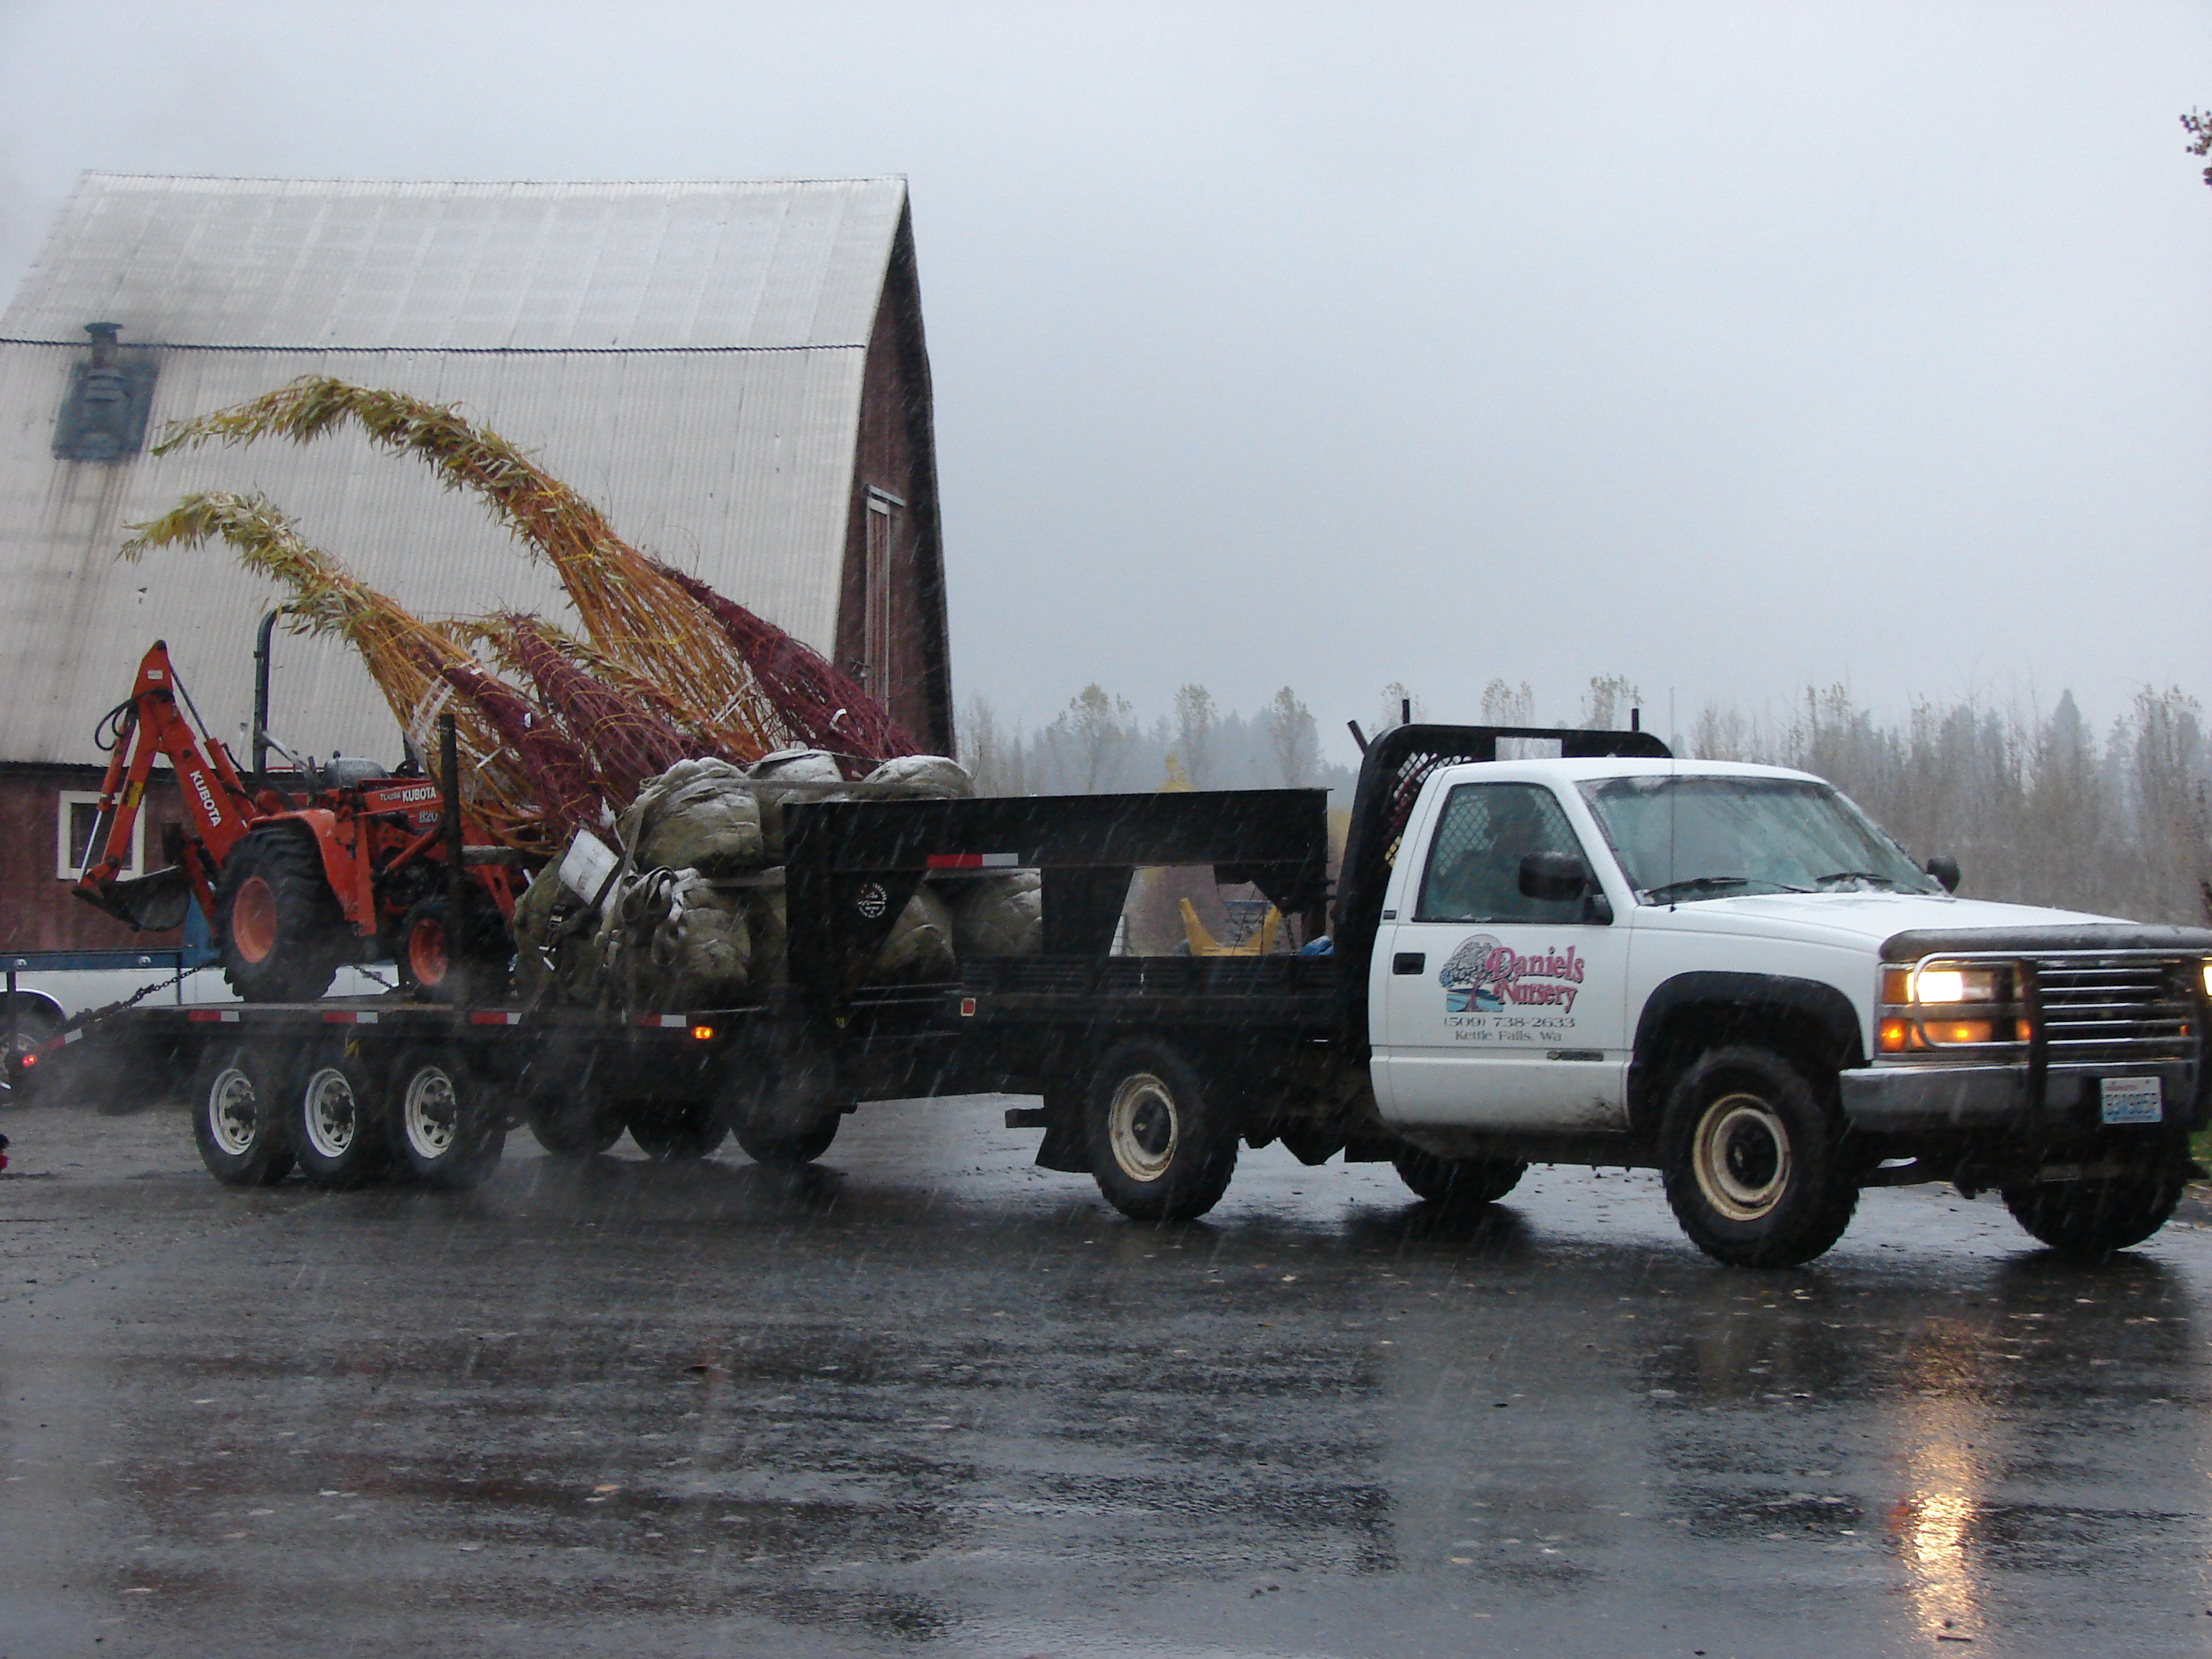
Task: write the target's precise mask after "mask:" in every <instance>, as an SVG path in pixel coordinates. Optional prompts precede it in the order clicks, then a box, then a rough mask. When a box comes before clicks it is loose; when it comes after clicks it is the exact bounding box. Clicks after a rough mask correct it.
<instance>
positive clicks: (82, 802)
mask: <svg viewBox="0 0 2212 1659" xmlns="http://www.w3.org/2000/svg"><path fill="white" fill-rule="evenodd" d="M99 818H100V797H99V796H98V795H97V794H95V793H90V792H88V791H85V790H79V789H64V790H63V791H62V792H61V798H60V801H59V803H58V805H57V806H56V807H55V810H54V874H55V876H56V877H57V878H59V879H60V880H63V881H75V880H76V878H78V877H79V876H81V875H82V874H83V873H84V866H85V865H86V863H87V862H88V860H89V859H90V858H91V857H92V856H93V855H94V854H97V852H98V850H99V849H98V848H94V846H93V845H92V836H93V831H94V829H96V828H98V823H99ZM122 873H123V874H124V875H125V876H143V875H144V874H145V873H146V815H145V813H143V811H142V812H141V813H139V815H138V821H137V823H134V824H132V825H131V858H130V861H129V862H128V863H126V864H125V866H123V871H122Z"/></svg>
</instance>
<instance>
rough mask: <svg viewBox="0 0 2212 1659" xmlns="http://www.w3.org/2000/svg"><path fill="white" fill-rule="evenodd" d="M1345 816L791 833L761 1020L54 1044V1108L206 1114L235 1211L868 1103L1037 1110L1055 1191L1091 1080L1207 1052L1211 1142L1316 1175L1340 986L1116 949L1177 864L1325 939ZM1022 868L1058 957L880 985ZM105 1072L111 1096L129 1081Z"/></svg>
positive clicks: (396, 1007)
mask: <svg viewBox="0 0 2212 1659" xmlns="http://www.w3.org/2000/svg"><path fill="white" fill-rule="evenodd" d="M1326 802H1327V797H1326V794H1325V793H1324V792H1322V791H1319V790H1257V791H1237V792H1222V793H1175V794H1164V795H1128V796H1082V797H1064V798H1042V799H1012V800H977V801H882V800H876V801H857V802H854V801H845V802H812V803H806V804H803V805H792V806H790V807H789V808H787V811H788V813H789V819H788V824H789V828H788V830H787V837H788V840H787V863H786V865H785V866H784V883H785V890H786V902H787V935H788V939H789V946H788V954H787V982H786V983H785V984H784V985H783V986H781V987H778V988H777V989H775V990H774V991H773V992H770V993H769V994H764V995H763V996H762V997H761V998H760V999H759V1000H757V1001H752V1002H749V1003H746V1004H744V1005H742V1006H735V1007H723V1008H703V1009H689V1010H683V1011H678V1012H663V1011H654V1012H645V1013H636V1012H622V1011H608V1010H592V1009H583V1008H576V1007H568V1006H522V1005H519V1004H513V1003H503V1004H496V1005H492V1006H453V1005H451V1004H447V1003H441V1002H433V1001H428V1000H415V999H414V998H411V997H410V996H409V995H407V994H404V993H395V994H392V995H388V996H383V997H374V998H327V999H323V1000H317V1001H313V1002H300V1003H254V1002H248V1003H240V1004H236V1005H230V1006H201V1007H194V1006H183V1007H179V1006H158V1005H157V1006H137V1007H133V1008H130V1009H127V1010H124V1011H121V1012H117V1013H113V1014H110V1015H107V1016H106V1017H104V1018H96V1019H94V1020H92V1021H89V1022H87V1023H84V1024H81V1025H78V1026H76V1028H74V1029H72V1030H68V1031H65V1032H64V1033H63V1034H61V1035H60V1036H57V1037H55V1038H54V1039H53V1040H52V1041H51V1042H49V1043H47V1044H46V1048H45V1050H44V1051H43V1052H42V1054H40V1063H39V1065H38V1066H37V1068H36V1076H37V1080H38V1081H39V1083H40V1085H41V1086H45V1087H52V1086H56V1085H58V1083H59V1082H60V1081H61V1080H62V1079H64V1078H65V1077H66V1075H67V1073H69V1072H70V1070H71V1069H73V1067H75V1066H79V1065H82V1064H83V1063H84V1061H85V1060H86V1059H88V1058H89V1057H90V1056H91V1055H92V1054H97V1053H100V1052H101V1051H106V1054H108V1055H109V1056H110V1057H111V1058H112V1056H113V1055H116V1054H129V1055H131V1056H132V1057H133V1059H134V1061H135V1069H136V1074H137V1079H138V1080H137V1085H136V1086H137V1087H139V1088H140V1089H142V1090H143V1091H149V1092H167V1091H173V1090H175V1089H177V1088H179V1087H181V1088H182V1089H183V1090H184V1091H185V1092H186V1094H187V1097H188V1098H189V1099H190V1100H191V1103H192V1105H193V1109H194V1112H193V1115H194V1121H195V1133H196V1134H197V1139H198V1141H199V1144H200V1149H201V1152H202V1154H203V1156H204V1158H206V1160H207V1162H208V1164H209V1167H210V1170H211V1171H212V1172H213V1173H214V1174H215V1175H216V1176H217V1178H218V1179H221V1180H223V1181H225V1182H229V1183H232V1184H240V1185H251V1184H262V1183H265V1182H271V1181H276V1180H281V1179H283V1177H284V1176H285V1175H287V1174H289V1172H290V1170H292V1169H293V1168H294V1167H295V1166H297V1167H300V1168H301V1169H303V1170H305V1171H306V1173H307V1174H308V1176H310V1178H312V1179H315V1180H318V1181H321V1182H325V1184H331V1185H351V1184H354V1183H355V1182H358V1181H360V1180H364V1179H367V1178H368V1176H370V1175H371V1174H372V1173H374V1171H375V1170H377V1169H378V1167H379V1166H381V1167H382V1168H385V1169H389V1168H392V1166H395V1165H396V1166H397V1167H398V1169H399V1170H402V1171H404V1172H405V1173H408V1174H410V1175H412V1176H414V1177H416V1178H417V1179H419V1180H422V1181H425V1182H430V1183H432V1184H436V1185H449V1186H465V1185H469V1184H471V1183H473V1182H476V1181H477V1180H480V1179H482V1178H483V1175H484V1174H485V1173H486V1172H487V1171H488V1170H489V1168H490V1167H491V1166H492V1164H494V1163H495V1161H496V1158H497V1156H498V1153H499V1151H500V1147H501V1143H502V1142H503V1140H504V1137H505V1135H506V1134H507V1133H508V1132H509V1131H510V1130H512V1129H513V1128H515V1127H522V1126H527V1127H530V1128H531V1129H532V1130H533V1131H534V1132H535V1133H536V1134H537V1136H538V1139H540V1140H541V1141H542V1142H543V1143H544V1145H545V1146H547V1147H548V1149H549V1150H550V1151H553V1152H556V1154H586V1153H590V1152H598V1151H601V1150H604V1149H605V1147H607V1146H611V1144H612V1143H613V1141H614V1140H615V1139H617V1138H618V1137H619V1136H620V1135H621V1134H622V1133H623V1132H624V1131H625V1130H627V1131H628V1132H629V1133H630V1134H631V1135H632V1137H633V1138H634V1139H635V1140H637V1142H638V1143H639V1144H640V1146H642V1147H644V1148H645V1149H646V1150H647V1152H651V1153H653V1155H655V1156H658V1157H663V1158H685V1157H697V1156H702V1155H704V1154H706V1153H708V1152H712V1151H714V1149H715V1148H716V1147H717V1146H720V1143H721V1142H722V1140H723V1139H724V1138H725V1136H726V1135H727V1134H730V1133H735V1135H736V1136H737V1138H738V1141H739V1142H740V1144H741V1145H743V1146H744V1148H745V1149H746V1151H747V1152H749V1153H750V1155H752V1156H753V1157H754V1158H757V1159H759V1160H761V1161H763V1162H766V1163H770V1164H797V1163H802V1162H805V1161H807V1160H809V1159H811V1158H814V1157H818V1156H819V1155H820V1154H821V1152H823V1151H825V1150H826V1149H827V1147H828V1146H829V1143H830V1141H831V1139H833V1138H834V1136H835V1134H836V1127H837V1123H838V1121H839V1120H840V1119H841V1118H842V1116H843V1115H846V1114H848V1113H849V1112H851V1111H852V1110H854V1109H855V1108H856V1107H857V1106H858V1105H860V1103H865V1102H868V1101H874V1100H886V1099H913V1098H917V1097H933V1096H943V1095H952V1094H972V1093H978V1092H987V1091H1005V1092H1011V1093H1017V1094H1030V1095H1034V1096H1037V1097H1041V1100H1042V1103H1041V1104H1040V1105H1038V1106H1036V1107H1031V1108H1018V1109H1015V1110H1014V1111H1012V1112H1011V1113H1010V1114H1009V1121H1010V1122H1012V1123H1014V1124H1017V1125H1026V1126H1028V1127H1039V1128H1042V1129H1044V1130H1046V1132H1047V1133H1046V1134H1045V1137H1044V1140H1043V1144H1042V1147H1041V1149H1040V1154H1039V1162H1040V1163H1042V1164H1044V1165H1045V1166H1047V1167H1048V1168H1054V1169H1060V1170H1075V1171H1079V1170H1090V1169H1091V1154H1090V1152H1089V1151H1088V1150H1087V1149H1086V1147H1085V1141H1084V1136H1083V1133H1082V1125H1081V1122H1080V1114H1081V1100H1080V1093H1081V1091H1080V1088H1079V1087H1078V1086H1076V1085H1075V1081H1074V1080H1077V1079H1084V1078H1087V1077H1088V1076H1089V1075H1090V1074H1091V1073H1092V1072H1093V1071H1095V1069H1096V1066H1095V1061H1096V1058H1097V1054H1098V1053H1099V1052H1100V1051H1102V1050H1103V1049H1109V1048H1113V1047H1114V1046H1115V1045H1116V1044H1127V1043H1128V1042H1133V1041H1136V1042H1148V1043H1150V1044H1152V1045H1153V1047H1154V1048H1159V1047H1160V1046H1161V1045H1168V1046H1169V1048H1171V1049H1172V1051H1173V1052H1172V1054H1170V1059H1169V1060H1164V1061H1160V1062H1159V1063H1161V1064H1169V1063H1171V1061H1172V1060H1173V1059H1174V1058H1175V1056H1177V1055H1185V1054H1188V1055H1199V1054H1202V1055H1203V1056H1204V1057H1205V1058H1204V1068H1205V1070H1206V1073H1208V1075H1209V1078H1211V1079H1218V1081H1213V1082H1212V1083H1210V1084H1209V1092H1210V1093H1211V1094H1212V1095H1214V1096H1218V1097H1219V1098H1220V1099H1221V1101H1222V1102H1223V1106H1222V1108H1221V1109H1218V1110H1216V1111H1215V1112H1214V1113H1213V1115H1214V1116H1216V1117H1219V1116H1220V1115H1221V1112H1222V1111H1225V1110H1226V1109H1229V1103H1231V1102H1232V1101H1233V1103H1234V1109H1236V1111H1237V1113H1238V1115H1239V1124H1240V1128H1241V1131H1242V1133H1243V1137H1244V1138H1245V1139H1248V1140H1249V1141H1250V1142H1251V1143H1252V1144H1255V1145H1259V1144H1264V1142H1265V1140H1266V1139H1270V1138H1273V1136H1274V1135H1276V1134H1284V1135H1285V1136H1286V1137H1287V1138H1290V1139H1293V1140H1294V1141H1297V1143H1298V1144H1300V1145H1302V1146H1306V1147H1307V1148H1308V1149H1309V1150H1310V1147H1311V1146H1312V1145H1313V1144H1314V1143H1315V1134H1314V1133H1313V1132H1312V1130H1311V1127H1310V1126H1308V1125H1307V1124H1306V1122H1305V1120H1307V1119H1308V1118H1310V1117H1312V1116H1314V1115H1316V1112H1320V1113H1321V1114H1322V1115H1328V1114H1329V1113H1331V1112H1334V1110H1335V1109H1336V1106H1337V1105H1338V1104H1339V1102H1337V1101H1336V1099H1335V1097H1336V1096H1337V1095H1340V1094H1342V1093H1343V1092H1344V1091H1342V1090H1341V1089H1335V1088H1331V1087H1321V1088H1316V1084H1317V1083H1319V1082H1321V1081H1322V1080H1324V1079H1328V1078H1333V1077H1334V1073H1335V1070H1336V1069H1337V1068H1336V1066H1335V1062H1336V1061H1338V1060H1340V1059H1341V1058H1342V1057H1343V1055H1344V1053H1345V1047H1346V1045H1345V1043H1344V1034H1345V1032H1346V998H1345V997H1344V995H1343V994H1342V988H1341V983H1340V977H1339V963H1338V961H1337V960H1336V959H1335V958H1334V957H1328V956H1304V957H1298V956H1289V955H1278V956H1269V957H1127V956H1115V955H1111V954H1109V951H1110V949H1111V946H1112V943H1113V939H1114V935H1115V927H1116V923H1117V922H1118V921H1119V918H1120V916H1121V910H1122V908H1123V905H1124V903H1125V902H1126V899H1127V893H1128V890H1129V884H1130V881H1131V878H1132V877H1133V874H1134V872H1136V871H1137V870H1138V869H1139V868H1143V867H1146V866H1206V865H1210V866H1212V867H1213V868H1214V870H1215V872H1216V873H1217V875H1218V877H1219V878H1221V879H1222V880H1223V881H1225V882H1251V883H1254V884H1256V885H1258V886H1259V887H1260V888H1261V890H1262V891H1263V892H1265V893H1266V894H1267V896H1268V897H1269V898H1270V899H1271V900H1273V902H1275V903H1277V904H1278V905H1279V907H1281V908H1283V909H1284V910H1285V913H1286V914H1289V915H1293V916H1295V917H1297V919H1298V921H1299V924H1300V926H1301V927H1303V929H1304V932H1305V933H1306V934H1307V935H1308V936H1309V937H1317V936H1319V935H1320V933H1322V929H1323V927H1324V926H1325V918H1326V903H1327V898H1328V883H1327V859H1328V842H1327V821H1326ZM1018 868H1019V869H1033V870H1036V871H1037V872H1040V876H1041V881H1042V904H1043V938H1042V945H1043V954H1041V955H1038V956H1033V957H984V958H980V959H976V960H972V961H970V962H968V963H963V965H962V970H961V973H960V975H959V976H958V977H957V978H956V979H951V980H944V981H933V982H929V983H924V984H909V985H897V986H882V985H868V984H864V983H861V982H860V981H861V980H862V979H863V978H864V977H865V972H866V964H867V963H868V962H869V960H870V959H871V958H872V957H873V956H874V955H875V953H876V951H877V950H878V948H879V946H880V945H881V944H882V942H883V939H884V937H885V936H886V934H887V933H888V932H889V929H890V926H891V924H892V923H893V922H894V921H896V918H897V916H898V915H899V913H900V911H901V909H902V908H903V907H904V905H905V904H906V902H907V901H908V898H909V897H910V896H911V895H912V894H913V892H914V891H915V889H916V888H917V887H919V886H921V885H922V884H925V883H927V884H934V885H937V886H939V887H940V888H944V887H948V886H951V885H952V884H957V883H961V882H964V881H969V880H975V879H989V878H993V877H996V876H1003V875H1005V874H1006V872H1009V871H1010V870H1012V869H1018ZM547 878H549V879H550V878H551V877H550V875H549V876H548V877H547ZM80 1045H82V1046H80ZM1147 1052H1148V1053H1149V1052H1151V1051H1150V1050H1148V1051H1147ZM1155 1058H1156V1059H1157V1056H1155ZM1354 1058H1355V1062H1356V1061H1357V1060H1358V1059H1360V1058H1364V1056H1355V1057H1354ZM1357 1069H1358V1066H1357V1064H1356V1063H1355V1065H1354V1070H1355V1071H1357ZM103 1073H104V1079H105V1080H106V1086H109V1087H113V1086H116V1085H115V1084H114V1082H113V1078H114V1073H115V1067H114V1066H112V1065H111V1066H106V1067H105V1068H103ZM1231 1079H1233V1085H1234V1086H1233V1087H1232V1086H1231ZM125 1086H130V1085H125ZM1351 1092H1352V1094H1353V1095H1355V1096H1356V1095H1357V1093H1358V1088H1357V1084H1356V1080H1355V1082H1354V1085H1353V1086H1352V1090H1351ZM1263 1095H1264V1096H1266V1097H1267V1100H1268V1102H1269V1103H1267V1104H1265V1105H1263V1104H1262V1103H1261V1099H1262V1097H1263ZM272 1102H273V1103H274V1109H270V1103H272ZM1302 1127H1304V1128H1305V1129H1306V1131H1307V1132H1306V1133H1304V1136H1303V1138H1302V1139H1301V1134H1300V1131H1301V1128H1302ZM1321 1134H1322V1138H1327V1134H1328V1131H1326V1130H1323V1131H1322V1132H1321ZM1366 1139H1369V1140H1370V1141H1374V1142H1376V1144H1377V1145H1378V1146H1379V1145H1380V1144H1381V1143H1382V1142H1383V1141H1384V1140H1387V1139H1388V1138H1387V1137H1384V1136H1379V1135H1374V1134H1370V1135H1368V1136H1367V1137H1366ZM371 1143H380V1144H377V1145H374V1146H372V1145H371ZM1335 1144H1336V1145H1337V1146H1341V1145H1342V1144H1344V1137H1343V1135H1342V1134H1341V1133H1339V1134H1338V1135H1337V1136H1336V1139H1335ZM1332 1150H1334V1148H1333V1147H1332ZM1376 1155H1383V1154H1382V1153H1380V1152H1378V1153H1377V1154H1376ZM1171 1185H1172V1186H1175V1187H1177V1188H1179V1187H1180V1186H1181V1185H1182V1183H1181V1182H1176V1183H1171ZM1208 1201H1209V1202H1210V1201H1211V1200H1208ZM1192 1202H1193V1200H1192V1198H1191V1197H1190V1196H1189V1195H1188V1194H1186V1195H1185V1196H1184V1197H1183V1198H1182V1200H1181V1201H1180V1202H1179V1203H1177V1204H1174V1205H1171V1206H1168V1207H1169V1208H1170V1209H1176V1210H1182V1209H1188V1208H1189V1207H1190V1206H1191V1204H1192ZM1138 1207H1139V1209H1143V1208H1145V1207H1146V1205H1145V1204H1144V1203H1143V1202H1142V1201H1139V1203H1138ZM1166 1212H1167V1210H1165V1209H1163V1210H1162V1213H1166Z"/></svg>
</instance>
